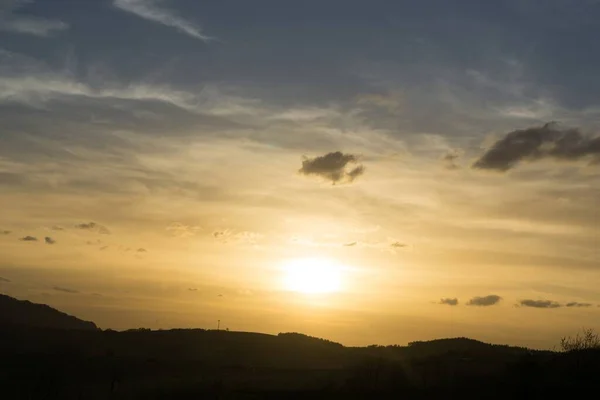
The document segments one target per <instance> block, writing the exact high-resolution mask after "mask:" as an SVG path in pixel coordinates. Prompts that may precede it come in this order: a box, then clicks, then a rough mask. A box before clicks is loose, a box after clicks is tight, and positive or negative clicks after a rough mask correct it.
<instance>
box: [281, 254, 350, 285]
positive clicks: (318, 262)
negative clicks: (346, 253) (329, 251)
mask: <svg viewBox="0 0 600 400" xmlns="http://www.w3.org/2000/svg"><path fill="white" fill-rule="evenodd" d="M283 272H284V282H283V284H284V287H285V288H286V289H287V290H291V291H294V292H300V293H309V294H310V293H332V292H337V291H339V290H340V289H341V286H342V285H341V282H342V279H341V278H342V274H341V267H340V265H339V264H338V263H337V262H335V261H334V260H331V259H328V258H297V259H293V260H290V261H288V262H286V263H285V264H284V265H283Z"/></svg>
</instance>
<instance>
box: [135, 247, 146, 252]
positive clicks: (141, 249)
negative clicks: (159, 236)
mask: <svg viewBox="0 0 600 400" xmlns="http://www.w3.org/2000/svg"><path fill="white" fill-rule="evenodd" d="M136 251H137V252H138V253H147V252H148V250H146V249H144V248H142V247H140V248H139V249H137V250H136Z"/></svg>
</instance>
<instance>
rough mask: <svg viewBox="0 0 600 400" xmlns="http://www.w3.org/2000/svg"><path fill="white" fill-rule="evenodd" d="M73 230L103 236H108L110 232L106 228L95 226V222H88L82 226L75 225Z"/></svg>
mask: <svg viewBox="0 0 600 400" xmlns="http://www.w3.org/2000/svg"><path fill="white" fill-rule="evenodd" d="M75 228H77V229H82V230H85V231H91V232H97V233H101V234H103V235H109V234H110V231H109V230H108V228H107V227H105V226H103V225H100V224H97V223H95V222H88V223H82V224H77V225H75Z"/></svg>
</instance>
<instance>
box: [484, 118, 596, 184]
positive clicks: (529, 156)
mask: <svg viewBox="0 0 600 400" xmlns="http://www.w3.org/2000/svg"><path fill="white" fill-rule="evenodd" d="M586 157H587V158H591V163H593V164H596V163H600V136H596V137H589V136H585V135H583V134H582V133H581V132H580V131H579V130H578V129H560V128H559V127H558V126H557V124H555V123H547V124H545V125H543V126H538V127H532V128H527V129H519V130H516V131H512V132H509V133H508V134H506V136H505V137H504V138H502V139H500V140H498V141H497V142H496V143H494V145H493V146H492V147H491V148H489V149H488V150H487V151H486V152H485V153H484V154H483V155H482V156H481V157H480V158H479V159H478V160H477V161H476V162H475V163H474V164H473V168H476V169H490V170H496V171H501V172H505V171H508V170H509V169H511V168H514V167H516V166H517V165H518V164H519V163H520V162H522V161H536V160H541V159H544V158H552V159H556V160H562V161H577V160H580V159H583V158H586Z"/></svg>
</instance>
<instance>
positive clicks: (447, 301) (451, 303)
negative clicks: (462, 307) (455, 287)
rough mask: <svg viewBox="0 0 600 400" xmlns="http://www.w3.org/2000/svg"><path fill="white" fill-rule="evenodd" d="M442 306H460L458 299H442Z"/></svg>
mask: <svg viewBox="0 0 600 400" xmlns="http://www.w3.org/2000/svg"><path fill="white" fill-rule="evenodd" d="M440 304H446V305H449V306H457V305H458V299H457V298H454V299H450V298H444V299H440Z"/></svg>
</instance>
